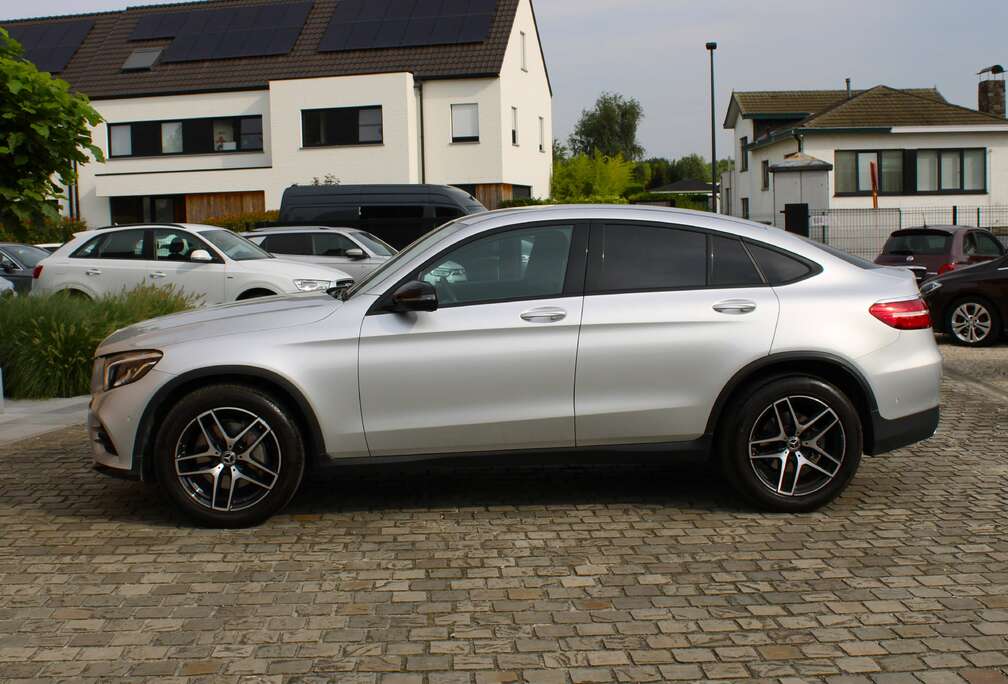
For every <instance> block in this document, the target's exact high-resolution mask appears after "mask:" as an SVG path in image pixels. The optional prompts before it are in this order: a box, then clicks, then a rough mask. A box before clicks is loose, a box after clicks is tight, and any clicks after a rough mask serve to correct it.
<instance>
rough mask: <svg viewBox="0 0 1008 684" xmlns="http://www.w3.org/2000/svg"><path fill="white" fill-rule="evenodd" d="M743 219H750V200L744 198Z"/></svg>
mask: <svg viewBox="0 0 1008 684" xmlns="http://www.w3.org/2000/svg"><path fill="white" fill-rule="evenodd" d="M742 218H744V219H747V218H749V198H748V197H743V198H742Z"/></svg>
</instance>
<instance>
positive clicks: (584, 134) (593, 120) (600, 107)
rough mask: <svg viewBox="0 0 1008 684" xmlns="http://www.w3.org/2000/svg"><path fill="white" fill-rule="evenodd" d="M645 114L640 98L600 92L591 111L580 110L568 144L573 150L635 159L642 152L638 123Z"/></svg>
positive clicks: (578, 152)
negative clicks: (628, 97) (638, 136)
mask: <svg viewBox="0 0 1008 684" xmlns="http://www.w3.org/2000/svg"><path fill="white" fill-rule="evenodd" d="M642 118H644V110H643V108H642V107H641V105H640V102H638V101H637V100H635V99H634V98H630V99H625V98H624V97H623V96H622V95H619V94H617V93H602V95H600V96H599V99H598V101H596V102H595V107H594V109H592V110H591V111H587V110H585V111H582V112H581V118H580V120H578V123H577V125H576V126H575V127H574V133H572V134H571V136H570V139H569V140H568V144H569V145H570V149H571V152H572V153H573V154H585V155H591V154H594V153H596V152H600V153H602V154H603V155H606V156H609V157H615V156H616V155H621V156H622V157H623V158H624V159H629V160H636V159H640V158H641V157H642V156H644V148H643V147H641V145H640V143H638V142H637V126H638V125H639V124H640V121H641V119H642Z"/></svg>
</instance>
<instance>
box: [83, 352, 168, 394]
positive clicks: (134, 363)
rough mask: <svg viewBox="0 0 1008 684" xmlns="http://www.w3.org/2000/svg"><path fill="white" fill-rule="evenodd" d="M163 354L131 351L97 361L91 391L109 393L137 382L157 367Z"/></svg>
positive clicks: (92, 376) (92, 375)
mask: <svg viewBox="0 0 1008 684" xmlns="http://www.w3.org/2000/svg"><path fill="white" fill-rule="evenodd" d="M162 356H163V354H162V353H161V352H159V351H130V352H122V353H121V354H112V355H111V356H103V357H101V358H98V359H95V365H94V371H93V372H92V374H91V391H92V392H97V391H99V389H100V390H101V391H103V392H107V391H109V390H110V389H115V388H116V387H122V386H123V385H128V384H130V383H131V382H136V381H137V380H139V379H140V378H142V377H143V376H145V375H147V373H148V372H149V371H150V369H151V368H153V367H154V366H155V365H157V362H158V361H160V360H161V357H162Z"/></svg>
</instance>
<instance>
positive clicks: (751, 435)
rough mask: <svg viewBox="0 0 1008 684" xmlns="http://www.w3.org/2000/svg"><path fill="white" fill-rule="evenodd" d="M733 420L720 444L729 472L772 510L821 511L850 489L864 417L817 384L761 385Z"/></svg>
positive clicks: (799, 380) (793, 379)
mask: <svg viewBox="0 0 1008 684" xmlns="http://www.w3.org/2000/svg"><path fill="white" fill-rule="evenodd" d="M727 415H728V416H729V418H728V419H726V421H725V424H724V425H723V426H722V429H721V431H720V434H719V439H718V443H719V446H720V452H721V453H720V456H721V459H722V465H723V467H724V470H725V473H726V474H727V476H728V479H729V480H730V481H731V482H732V484H733V485H734V487H735V488H736V489H737V490H738V491H739V492H740V493H741V494H742V495H743V496H745V497H746V498H747V499H749V500H750V501H753V502H754V503H756V504H757V505H759V506H761V507H763V508H765V509H768V510H773V511H780V512H794V513H797V512H804V511H811V510H815V509H817V508H819V507H820V506H823V505H825V504H827V503H829V502H830V501H832V500H833V499H834V498H836V497H837V496H838V495H839V494H840V492H842V491H843V490H844V488H846V486H847V484H848V483H849V482H850V480H851V478H852V477H853V476H854V473H855V472H856V471H857V468H858V464H859V463H860V461H861V449H862V427H861V420H860V419H859V418H858V414H857V411H856V410H855V409H854V407H853V405H852V404H851V402H850V399H848V398H847V396H846V395H844V394H843V393H842V392H841V391H840V390H838V389H837V388H836V387H834V386H833V385H831V384H829V383H827V382H824V381H822V380H820V379H818V378H813V377H808V376H790V377H782V378H778V379H775V380H771V381H769V382H767V383H765V384H762V385H758V386H755V387H754V388H752V389H751V390H750V391H749V392H748V393H746V394H745V395H743V396H742V397H741V399H740V400H739V401H738V402H736V403H735V405H734V407H732V408H730V409H729V412H728V414H727Z"/></svg>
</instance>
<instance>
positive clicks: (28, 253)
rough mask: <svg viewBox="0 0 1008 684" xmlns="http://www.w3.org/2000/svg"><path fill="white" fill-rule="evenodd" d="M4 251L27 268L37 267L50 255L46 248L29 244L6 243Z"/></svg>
mask: <svg viewBox="0 0 1008 684" xmlns="http://www.w3.org/2000/svg"><path fill="white" fill-rule="evenodd" d="M4 251H5V252H7V253H8V254H10V255H11V256H12V257H14V258H15V259H16V260H17V261H18V262H19V263H20V264H21V265H22V266H24V267H25V268H27V269H31V268H35V266H36V265H37V264H38V262H40V261H42V260H43V259H45V258H46V257H47V256H49V252H47V251H45V250H44V249H39V248H38V247H31V246H29V245H5V246H4Z"/></svg>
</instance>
